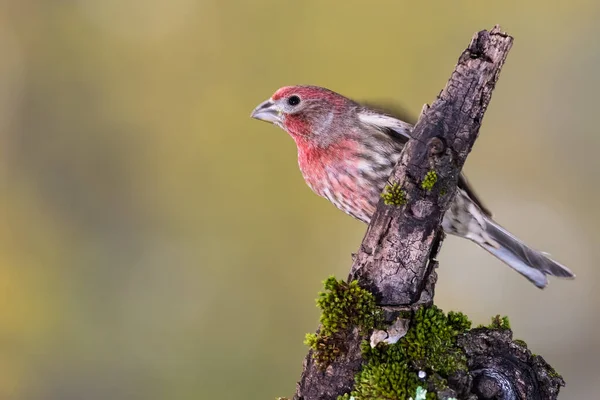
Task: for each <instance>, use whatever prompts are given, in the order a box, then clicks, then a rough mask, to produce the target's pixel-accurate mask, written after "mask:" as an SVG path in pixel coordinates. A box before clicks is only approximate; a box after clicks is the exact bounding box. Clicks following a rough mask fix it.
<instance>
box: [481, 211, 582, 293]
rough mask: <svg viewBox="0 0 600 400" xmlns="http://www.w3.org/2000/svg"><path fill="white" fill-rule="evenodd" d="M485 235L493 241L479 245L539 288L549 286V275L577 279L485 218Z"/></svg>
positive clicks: (562, 266)
mask: <svg viewBox="0 0 600 400" xmlns="http://www.w3.org/2000/svg"><path fill="white" fill-rule="evenodd" d="M485 233H486V236H488V238H489V239H491V240H489V241H485V242H483V243H481V242H480V243H478V244H479V245H480V246H481V247H483V248H484V249H486V250H487V251H489V252H490V253H492V254H493V255H494V256H496V257H498V258H499V259H500V260H502V261H503V262H505V263H506V264H508V266H510V267H511V268H513V269H514V270H515V271H517V272H519V273H520V274H521V275H523V276H525V277H526V278H527V279H529V280H530V281H531V282H532V283H533V284H534V285H535V286H537V287H539V288H544V287H546V286H547V285H548V278H547V275H552V276H556V277H560V278H574V277H575V275H574V274H573V272H571V270H569V269H568V268H567V267H565V266H564V265H561V264H560V263H558V262H556V261H554V260H552V259H551V258H550V257H548V256H547V255H546V253H543V252H541V251H538V250H534V249H532V248H531V247H528V246H527V245H526V244H525V243H523V242H522V241H521V240H519V239H518V238H516V237H515V236H513V235H512V234H511V233H510V232H508V231H506V230H505V229H504V228H502V227H501V226H500V225H498V224H497V223H496V222H494V221H493V220H492V219H490V218H487V217H485Z"/></svg>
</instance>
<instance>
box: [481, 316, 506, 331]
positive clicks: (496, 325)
mask: <svg viewBox="0 0 600 400" xmlns="http://www.w3.org/2000/svg"><path fill="white" fill-rule="evenodd" d="M482 327H483V326H482ZM486 328H488V329H510V321H509V320H508V317H507V316H506V315H505V316H504V317H501V316H500V315H496V316H495V317H492V323H491V324H489V325H488V326H486Z"/></svg>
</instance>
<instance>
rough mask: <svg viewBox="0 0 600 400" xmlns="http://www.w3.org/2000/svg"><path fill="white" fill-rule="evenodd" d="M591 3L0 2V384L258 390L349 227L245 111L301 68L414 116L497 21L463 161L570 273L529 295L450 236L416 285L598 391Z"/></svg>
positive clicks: (500, 206) (295, 371)
mask: <svg viewBox="0 0 600 400" xmlns="http://www.w3.org/2000/svg"><path fill="white" fill-rule="evenodd" d="M599 18H600V3H598V2H596V1H592V0H588V1H584V0H574V1H570V2H565V1H560V2H559V1H541V0H537V1H528V2H523V1H516V0H515V1H511V0H508V1H502V2H482V1H457V0H453V1H410V2H409V1H398V0H396V1H371V2H368V1H343V2H342V1H317V0H314V1H307V0H303V1H252V2H250V1H248V2H245V1H238V2H234V1H217V0H213V1H204V0H169V1H167V0H145V1H142V0H95V1H94V0H52V1H51V0H46V1H43V0H18V1H17V0H12V1H8V0H5V1H0V57H1V59H0V193H1V196H0V398H1V399H10V400H13V399H15V400H21V399H23V400H41V399H52V400H55V399H56V400H64V399H66V400H68V399H86V400H87V399H101V400H104V399H128V400H130V399H234V398H244V399H273V398H274V397H276V396H285V395H291V394H292V393H293V391H294V387H295V381H296V380H297V378H298V376H299V373H300V370H301V364H302V359H303V357H304V354H305V353H306V348H305V347H304V346H303V344H302V340H303V337H304V334H305V332H309V331H313V330H314V329H315V328H316V326H317V320H318V310H317V309H316V308H315V305H314V298H315V297H316V294H317V292H318V291H319V289H320V288H321V281H322V280H323V279H325V278H326V277H327V276H328V275H330V274H335V275H337V276H338V277H345V276H346V274H347V271H348V270H349V267H350V253H351V252H353V251H356V249H357V248H358V245H359V243H360V240H361V238H362V235H363V234H364V231H365V226H364V225H362V224H361V223H359V222H357V221H354V220H353V219H351V218H350V217H348V216H346V215H345V214H343V213H341V212H339V211H337V210H336V209H335V208H334V207H332V206H331V205H330V204H328V202H326V201H325V200H322V199H320V198H318V197H317V196H315V195H313V194H312V193H311V192H310V190H309V189H308V188H307V187H306V186H305V184H304V182H303V181H302V178H301V176H300V173H299V171H298V168H297V162H296V151H295V147H294V143H293V141H292V140H290V138H289V137H288V136H287V135H286V134H285V133H284V132H283V131H281V130H279V129H278V128H276V127H274V126H270V125H267V124H265V123H261V122H258V121H255V120H251V119H250V118H249V114H250V112H251V110H252V109H253V108H254V107H255V106H256V105H257V104H258V103H259V102H261V101H263V100H265V99H266V98H268V97H269V96H270V95H271V94H272V93H273V92H274V91H275V90H276V89H277V88H278V87H280V86H284V85H290V84H300V83H310V84H316V85H321V86H326V87H329V88H331V89H333V90H336V91H339V92H341V93H343V94H345V95H347V96H349V97H353V98H355V99H359V100H361V99H365V100H380V101H384V102H386V101H387V102H389V101H392V102H397V103H398V104H400V105H402V106H404V107H405V108H406V109H407V110H409V111H410V112H412V113H414V114H415V115H416V114H418V112H419V111H420V109H421V107H422V105H423V104H424V103H426V102H431V101H433V100H434V98H435V96H436V95H437V94H438V93H439V91H440V90H441V89H442V87H443V86H444V84H445V83H446V80H447V78H448V77H449V74H450V72H451V71H452V69H453V67H454V64H455V62H456V60H457V59H458V56H459V55H460V53H461V51H462V50H463V49H464V48H465V47H466V46H467V44H468V43H469V40H470V38H471V36H472V34H473V33H474V32H475V31H477V30H480V29H485V28H488V29H489V28H491V27H492V26H493V25H494V24H496V23H499V24H501V25H502V27H503V28H504V29H505V30H507V31H508V32H509V33H511V34H512V35H514V36H515V44H514V47H513V50H512V51H511V53H510V54H509V57H508V62H507V64H506V66H505V68H504V70H503V72H502V75H501V78H500V81H499V84H498V86H497V89H496V90H495V91H494V96H493V99H492V103H491V106H490V108H489V111H488V112H487V114H486V117H485V120H484V124H483V128H482V131H481V137H480V139H479V140H478V142H477V144H476V146H475V150H474V152H473V153H472V155H471V156H470V158H469V161H468V163H467V166H466V170H467V172H468V175H469V177H470V179H471V180H472V182H473V183H474V184H475V185H476V186H477V188H478V191H479V192H480V194H481V196H482V197H483V198H484V200H486V202H487V203H488V205H489V206H490V207H491V208H493V210H494V211H495V214H496V217H497V219H498V221H499V222H500V223H502V224H503V225H505V226H506V227H508V228H509V229H510V230H511V231H513V232H514V233H516V234H517V235H518V236H520V237H522V238H523V239H525V240H526V241H527V242H528V243H530V244H531V245H533V246H536V247H539V248H541V249H544V250H546V251H549V252H551V253H552V255H553V256H554V257H555V258H557V259H558V260H560V261H562V262H564V263H565V264H566V265H568V266H569V267H570V268H572V269H573V270H574V271H575V272H576V273H577V275H578V277H577V279H576V280H575V281H559V280H552V281H551V284H550V286H549V287H548V288H547V289H546V290H544V291H540V290H538V289H536V288H535V287H533V286H532V285H531V284H530V283H529V282H527V281H526V280H525V279H523V278H521V277H520V276H519V275H518V274H516V273H514V272H512V271H511V270H509V269H508V268H506V267H505V266H504V265H503V264H502V263H500V262H499V261H497V260H495V259H494V258H492V257H491V256H488V255H487V254H486V253H485V252H484V251H483V250H480V249H478V248H477V247H476V246H475V245H473V244H471V243H469V242H467V241H465V240H460V239H456V238H449V239H448V240H447V241H446V243H445V245H444V248H443V250H442V255H441V268H440V270H439V283H438V286H437V297H436V300H437V303H438V305H439V306H440V307H441V308H443V309H445V310H451V309H455V310H462V311H464V312H466V313H467V314H469V315H470V317H471V318H472V319H473V320H474V322H475V323H476V324H478V323H486V322H487V321H488V318H489V317H490V316H491V315H495V314H508V315H509V316H510V317H511V321H512V325H513V328H514V330H515V335H516V337H518V338H521V339H524V340H525V341H527V342H528V344H529V346H530V348H531V349H532V350H533V351H534V352H535V353H537V354H542V355H543V356H544V357H545V358H546V359H547V360H548V361H549V362H550V363H551V364H552V365H553V366H555V367H556V369H557V370H558V371H559V372H560V373H562V374H563V375H564V377H565V379H566V381H567V383H568V386H567V388H566V389H564V390H563V392H562V395H561V398H563V399H569V398H595V397H596V396H597V377H598V373H599V367H598V357H599V356H600V350H599V348H600V335H598V329H599V328H600V318H599V316H598V312H599V311H600V310H599V306H598V303H599V300H600V294H599V291H598V289H597V287H598V283H597V282H598V279H599V278H600V272H599V268H598V265H597V261H596V257H597V252H598V242H599V240H600V233H599V232H600V231H599V229H598V223H599V222H600V211H599V208H598V206H597V204H598V195H599V191H600V189H599V183H600V182H599V178H598V171H599V170H600V158H598V151H599V150H600V136H599V134H598V127H597V121H598V111H597V107H598V100H597V99H598V90H599V89H600V77H599V76H598V71H599V68H600V41H599V40H598V38H599V37H600V25H599V24H598V20H599Z"/></svg>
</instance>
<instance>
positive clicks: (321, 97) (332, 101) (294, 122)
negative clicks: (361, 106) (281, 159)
mask: <svg viewBox="0 0 600 400" xmlns="http://www.w3.org/2000/svg"><path fill="white" fill-rule="evenodd" d="M357 107H358V104H356V103H355V102H353V101H352V100H350V99H347V98H345V97H344V96H341V95H339V94H337V93H335V92H332V91H331V90H329V89H325V88H321V87H317V86H285V87H282V88H281V89H279V90H277V91H276V92H275V93H274V94H273V96H271V98H270V99H269V100H267V101H265V102H263V103H261V104H260V105H259V106H258V107H256V108H255V109H254V111H253V112H252V117H253V118H256V119H260V120H263V121H267V122H271V123H273V124H275V125H278V126H279V127H281V128H282V129H284V130H285V131H287V132H288V133H289V134H290V135H291V136H292V137H293V138H294V140H295V141H296V143H297V144H298V145H300V143H303V144H312V145H316V146H327V145H329V144H331V143H332V142H334V141H335V139H336V138H337V136H338V134H341V133H345V134H348V133H349V132H348V131H347V130H346V129H343V128H344V127H345V125H347V124H348V123H350V122H351V121H353V118H352V115H353V114H355V113H356V109H357ZM344 131H345V132H344Z"/></svg>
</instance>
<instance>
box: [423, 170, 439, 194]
mask: <svg viewBox="0 0 600 400" xmlns="http://www.w3.org/2000/svg"><path fill="white" fill-rule="evenodd" d="M437 180H438V176H437V173H436V172H435V171H434V170H431V171H429V172H427V174H426V175H425V179H423V182H421V188H422V189H424V190H427V191H430V190H431V189H433V186H434V185H435V183H436V182H437Z"/></svg>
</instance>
